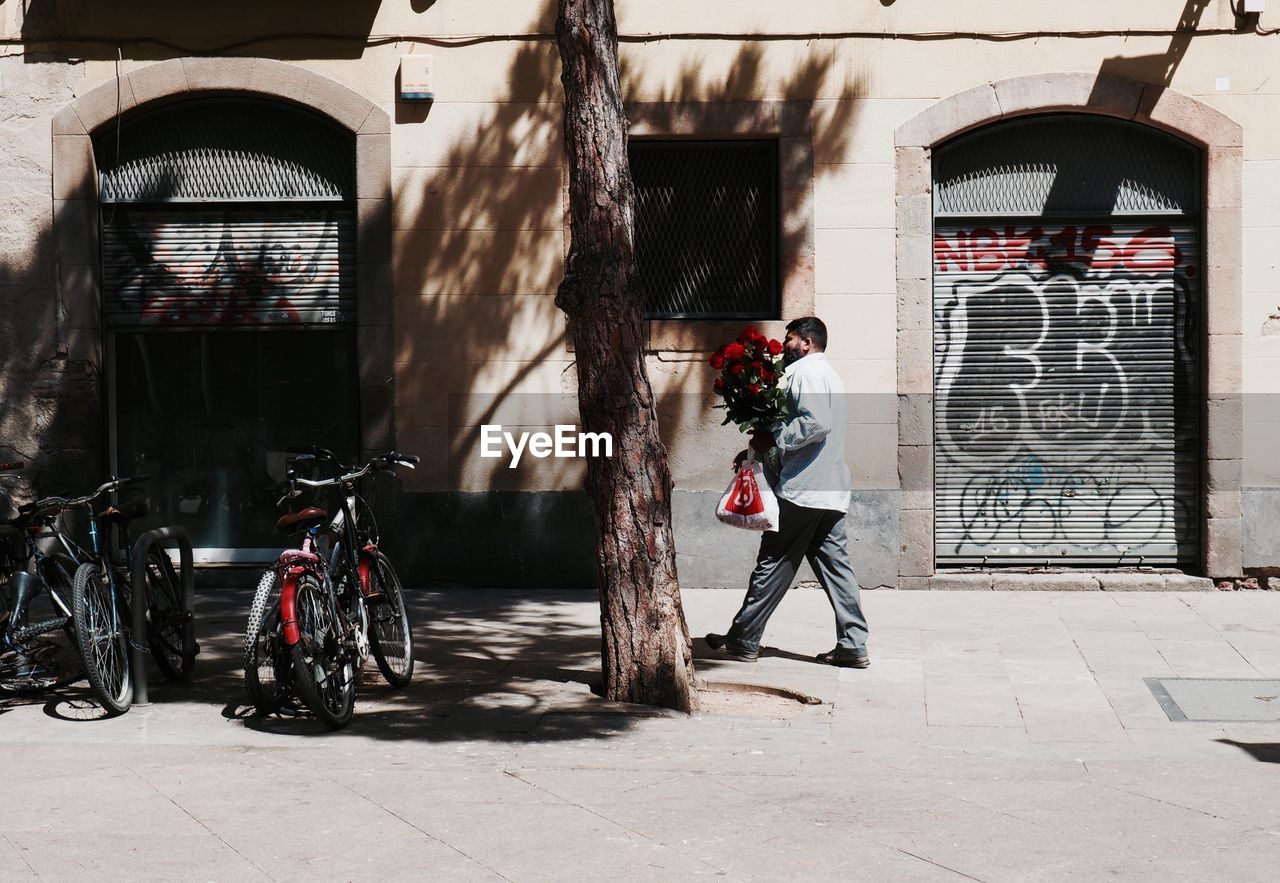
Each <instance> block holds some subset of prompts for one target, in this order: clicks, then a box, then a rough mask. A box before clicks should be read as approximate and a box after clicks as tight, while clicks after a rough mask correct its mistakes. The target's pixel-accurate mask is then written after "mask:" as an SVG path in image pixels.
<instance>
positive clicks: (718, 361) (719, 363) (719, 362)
mask: <svg viewBox="0 0 1280 883" xmlns="http://www.w3.org/2000/svg"><path fill="white" fill-rule="evenodd" d="M711 367H712V368H715V369H716V370H717V371H719V370H720V369H721V368H723V367H724V356H722V355H720V353H716V354H715V355H714V356H712V357H711Z"/></svg>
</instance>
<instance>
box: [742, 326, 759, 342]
mask: <svg viewBox="0 0 1280 883" xmlns="http://www.w3.org/2000/svg"><path fill="white" fill-rule="evenodd" d="M759 334H760V332H759V331H756V326H754V325H748V326H747V327H746V328H743V329H742V333H741V334H739V335H738V340H740V341H742V342H743V343H750V342H751V341H753V340H755V339H756V337H757V336H759Z"/></svg>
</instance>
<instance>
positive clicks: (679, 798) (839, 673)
mask: <svg viewBox="0 0 1280 883" xmlns="http://www.w3.org/2000/svg"><path fill="white" fill-rule="evenodd" d="M248 600H249V594H248V592H247V591H246V592H233V591H221V592H218V593H216V594H212V595H210V594H206V595H205V596H204V597H202V599H201V601H200V610H199V615H200V626H199V628H200V632H201V634H200V640H201V643H202V646H203V653H202V655H201V657H200V660H199V663H198V672H199V677H198V680H197V681H196V682H195V683H193V684H191V685H187V686H184V687H173V686H167V685H163V684H159V685H157V686H156V688H155V689H154V690H153V699H154V700H155V702H154V704H153V705H151V706H149V707H146V708H135V709H133V710H132V711H130V712H129V713H128V714H127V715H124V716H122V717H120V718H115V719H111V720H80V719H77V718H84V717H91V716H92V714H93V709H92V708H91V707H89V706H87V705H86V703H85V702H84V698H83V696H84V694H83V693H82V692H81V690H80V689H78V688H72V689H69V690H66V691H64V692H62V693H60V694H57V695H56V696H52V697H43V698H41V699H39V700H37V701H28V700H19V699H14V698H7V699H0V746H2V747H3V749H2V750H0V782H3V789H4V795H5V799H4V801H3V805H0V879H5V880H8V879H26V878H33V877H39V878H44V879H51V880H62V879H68V880H69V879H76V880H83V879H91V880H95V879H110V878H121V877H126V876H127V877H128V878H130V879H162V878H163V879H209V880H241V879H264V878H265V879H309V880H313V879H321V880H374V879H409V878H421V879H431V880H455V879H457V880H502V879H506V880H515V881H526V880H553V879H624V880H632V879H636V880H684V879H692V878H700V877H717V876H720V877H724V876H727V877H731V878H740V879H759V880H771V879H792V880H801V879H803V880H811V879H858V880H887V881H899V880H963V879H977V880H1067V879H1079V880H1096V879H1101V878H1114V879H1125V880H1197V881H1204V880H1230V881H1237V880H1268V881H1269V880H1273V879H1275V878H1276V876H1277V873H1278V872H1277V867H1280V723H1276V724H1213V723H1192V722H1181V723H1173V722H1171V721H1170V720H1169V719H1168V717H1167V716H1166V714H1165V712H1164V711H1162V710H1161V708H1160V706H1159V705H1158V704H1157V702H1156V700H1155V699H1154V698H1153V697H1152V695H1151V692H1150V690H1149V689H1148V688H1147V686H1146V685H1145V684H1144V682H1143V678H1146V677H1223V678H1262V677H1271V678H1278V677H1280V593H1264V592H1248V593H1245V592H1237V593H1189V594H1180V593H1152V594H1147V593H1103V592H1088V593H1076V592H1068V593H1052V592H1045V593H993V592H971V593H970V592H956V593H951V592H932V593H923V592H888V591H882V592H868V593H866V594H865V595H864V601H865V605H866V608H867V612H868V617H869V619H870V621H871V626H872V643H871V652H872V657H873V665H872V667H871V668H870V669H868V670H865V671H855V670H837V669H833V668H830V667H827V666H821V665H818V664H815V663H813V662H811V661H810V659H809V657H811V655H812V654H813V653H816V652H818V651H820V650H825V649H828V648H829V647H830V645H831V644H832V643H833V640H832V633H833V626H832V622H831V614H830V611H829V608H828V607H827V603H826V600H825V598H824V597H823V596H822V594H821V593H820V592H818V591H814V590H797V591H794V592H792V593H791V595H790V596H789V597H788V598H787V599H786V600H785V601H784V602H783V604H782V606H781V607H780V609H779V610H778V613H777V614H776V615H775V617H774V620H773V623H772V624H771V627H770V631H769V633H768V634H767V636H766V645H767V646H768V647H769V648H771V649H770V650H769V651H767V654H766V656H765V658H763V659H761V661H760V662H759V663H758V664H755V665H747V664H742V663H734V662H719V661H714V660H710V659H700V660H699V662H698V671H699V675H700V676H701V677H703V678H705V679H707V680H708V681H712V682H738V683H742V682H752V683H759V684H767V685H772V686H776V687H782V688H787V689H790V690H794V691H799V692H802V693H806V694H809V695H812V696H816V697H818V698H819V699H821V700H822V704H820V705H814V706H801V705H798V704H792V703H788V702H784V701H782V700H779V699H777V698H776V697H770V696H761V697H760V699H759V701H758V703H752V704H751V705H749V706H746V707H744V706H743V705H742V704H741V697H738V699H737V701H736V702H734V703H730V705H729V707H730V708H731V709H733V710H734V711H735V713H733V714H724V713H714V710H713V712H712V713H707V714H704V715H702V716H699V717H695V718H685V717H683V716H678V715H669V714H662V713H657V712H649V711H645V710H643V709H634V708H630V707H624V706H614V705H610V704H609V703H605V702H603V701H602V700H600V699H598V698H597V697H595V696H594V695H593V694H592V693H591V692H590V691H589V687H588V684H589V682H590V681H591V680H592V679H593V678H594V677H595V676H596V673H597V672H598V666H599V660H598V656H597V653H598V641H599V637H598V635H599V625H598V609H597V607H596V603H595V596H594V593H590V592H568V591H565V592H550V593H548V592H541V593H533V592H528V593H521V592H497V591H453V592H446V593H428V592H418V593H414V595H413V598H412V606H413V614H414V616H415V622H416V626H417V628H416V636H417V640H418V645H419V652H418V671H417V673H416V675H415V679H414V683H413V684H412V685H411V687H410V688H409V689H408V690H407V691H405V692H404V693H401V694H395V693H392V692H391V691H390V690H389V689H387V688H386V687H385V685H383V684H382V683H381V682H380V680H379V679H378V678H377V677H376V676H373V677H371V678H370V679H369V683H368V684H366V686H365V688H364V690H363V692H362V693H361V694H360V697H359V704H358V707H357V710H356V719H355V721H354V722H353V724H352V725H351V727H350V728H349V729H348V730H346V731H344V732H342V733H337V734H330V733H327V732H325V731H322V730H321V729H320V728H319V727H317V726H316V725H315V724H314V723H313V722H311V721H306V720H268V721H261V722H259V721H254V720H252V719H248V718H245V717H244V716H243V709H242V708H240V707H239V703H240V702H241V694H240V690H241V687H240V678H241V672H240V670H239V656H240V643H241V640H242V638H241V629H242V628H243V620H244V616H245V611H246V609H247V606H248ZM739 601H740V596H739V594H738V593H737V592H723V591H721V592H716V591H694V592H686V594H685V608H686V613H687V616H688V619H689V625H690V629H691V631H692V632H693V633H694V634H695V635H701V634H703V633H705V632H707V631H712V630H715V631H722V630H723V629H724V627H725V626H727V624H728V621H729V618H730V617H731V615H732V613H733V611H734V610H735V609H736V607H737V604H738V602H739ZM697 649H698V653H699V655H700V656H706V655H707V653H708V651H707V648H706V647H705V645H704V644H703V643H702V642H701V640H699V641H698V642H697ZM1276 701H1277V702H1280V699H1277V700H1276ZM715 707H723V706H721V705H716V706H715Z"/></svg>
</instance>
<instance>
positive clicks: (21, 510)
mask: <svg viewBox="0 0 1280 883" xmlns="http://www.w3.org/2000/svg"><path fill="white" fill-rule="evenodd" d="M150 478H151V476H150V475H135V476H133V477H131V478H112V479H109V480H108V481H104V482H103V483H102V484H100V485H98V488H97V489H96V490H95V491H93V492H92V493H89V494H85V495H84V496H83V497H46V498H45V499H43V500H36V501H35V502H34V503H26V504H24V505H22V506H19V507H18V514H19V515H31V514H32V513H35V512H40V513H44V514H52V513H54V512H60V511H62V510H63V509H77V508H80V507H82V506H88V505H89V504H90V503H92V502H93V501H94V500H96V499H97V498H98V497H100V496H102V495H103V494H108V493H111V492H112V491H117V490H119V489H120V488H122V487H125V486H127V485H131V484H137V483H138V482H142V481H147V480H148V479H150ZM46 510H48V511H46Z"/></svg>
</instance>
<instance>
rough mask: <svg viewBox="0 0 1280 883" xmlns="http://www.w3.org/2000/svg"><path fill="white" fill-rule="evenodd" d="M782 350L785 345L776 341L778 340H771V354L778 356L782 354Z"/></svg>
mask: <svg viewBox="0 0 1280 883" xmlns="http://www.w3.org/2000/svg"><path fill="white" fill-rule="evenodd" d="M782 350H783V346H782V344H781V343H780V342H779V341H776V340H771V341H769V355H771V356H776V355H778V354H780V353H781V352H782Z"/></svg>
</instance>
